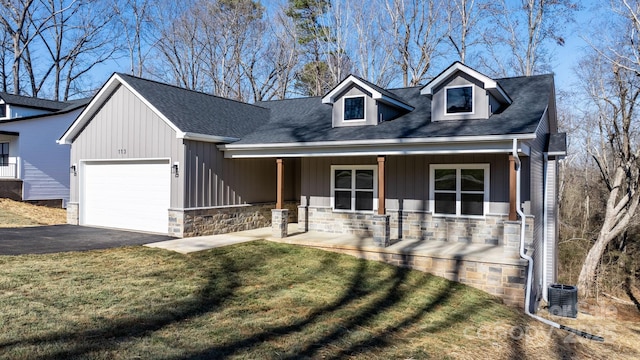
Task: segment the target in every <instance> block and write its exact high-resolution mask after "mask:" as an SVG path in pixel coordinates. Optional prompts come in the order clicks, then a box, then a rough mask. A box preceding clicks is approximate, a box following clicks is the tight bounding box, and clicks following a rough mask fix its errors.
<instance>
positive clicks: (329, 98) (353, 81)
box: [322, 75, 414, 111]
mask: <svg viewBox="0 0 640 360" xmlns="http://www.w3.org/2000/svg"><path fill="white" fill-rule="evenodd" d="M351 85H358V86H360V87H361V88H363V89H365V90H367V91H368V92H369V93H371V98H372V99H374V100H380V101H382V102H385V103H388V104H391V105H393V106H396V107H399V108H402V109H405V110H407V111H413V109H414V108H413V106H409V105H407V104H405V103H402V102H400V101H398V100H396V99H393V98H390V97H388V96H386V95H384V94H382V93H381V92H379V91H377V90H375V89H374V88H372V87H371V86H369V85H368V84H366V83H364V82H363V81H361V80H360V79H358V78H357V77H355V76H353V75H349V76H348V77H347V78H346V79H344V80H342V82H341V83H340V84H338V86H336V87H335V88H334V89H333V90H331V91H330V92H329V93H328V94H327V95H325V96H324V97H323V98H322V103H323V104H333V103H335V102H336V100H337V97H338V95H339V94H341V93H342V92H343V91H344V90H346V89H347V88H348V87H349V86H351Z"/></svg>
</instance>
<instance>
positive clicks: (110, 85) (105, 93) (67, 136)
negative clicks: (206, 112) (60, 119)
mask: <svg viewBox="0 0 640 360" xmlns="http://www.w3.org/2000/svg"><path fill="white" fill-rule="evenodd" d="M119 86H124V87H126V88H127V89H128V90H129V91H131V93H133V94H134V95H135V96H136V97H137V98H138V99H140V101H142V102H143V103H144V104H145V105H146V106H147V107H148V108H149V109H151V111H153V112H154V113H155V114H156V115H157V116H158V117H159V118H160V119H161V120H162V121H164V122H165V123H166V124H167V125H168V126H169V127H170V128H171V129H172V130H173V131H174V132H175V133H176V138H178V139H191V140H198V141H205V142H214V143H228V142H234V141H238V139H237V138H230V137H223V136H215V135H206V134H196V133H189V132H183V131H181V130H180V129H179V128H178V127H177V126H176V125H175V124H174V123H173V122H171V121H170V120H169V119H168V118H167V117H166V116H165V115H164V114H163V113H162V112H160V110H158V109H157V108H156V107H155V106H154V105H153V104H152V103H150V102H149V101H148V100H147V99H145V98H144V96H142V95H141V94H140V93H139V92H138V91H137V90H136V89H134V88H133V87H132V86H131V85H129V84H128V83H127V82H126V81H125V80H124V79H123V78H122V77H121V76H119V75H118V74H117V73H115V74H113V75H112V76H111V78H109V80H107V82H106V83H105V84H104V86H102V88H101V89H100V91H99V92H98V93H97V94H96V95H95V96H94V97H93V99H91V101H90V102H89V104H88V105H87V106H86V107H85V108H84V110H83V111H82V112H81V113H80V115H78V118H77V119H76V120H75V121H74V122H73V124H71V126H70V127H69V129H67V131H66V132H65V133H64V134H63V135H62V137H61V138H60V139H59V140H57V141H56V142H57V143H58V144H68V145H69V144H71V143H73V140H74V139H75V138H76V137H77V136H78V134H80V132H81V131H82V129H84V127H85V125H86V124H87V123H88V122H89V121H90V120H91V118H93V116H94V115H95V114H96V113H97V112H98V111H99V110H100V109H101V108H102V105H103V104H104V103H105V102H106V101H107V100H108V99H109V98H110V97H111V95H112V94H113V92H114V91H115V90H116V89H117V88H118V87H119Z"/></svg>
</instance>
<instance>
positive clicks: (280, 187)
mask: <svg viewBox="0 0 640 360" xmlns="http://www.w3.org/2000/svg"><path fill="white" fill-rule="evenodd" d="M276 165H277V174H278V175H277V179H278V180H277V184H276V209H282V208H283V205H284V162H283V159H281V158H278V159H276Z"/></svg>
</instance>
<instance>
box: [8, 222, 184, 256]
mask: <svg viewBox="0 0 640 360" xmlns="http://www.w3.org/2000/svg"><path fill="white" fill-rule="evenodd" d="M171 239H174V238H172V237H170V236H166V235H154V234H145V233H137V232H131V231H121V230H111V229H101V228H92V227H86V226H76V225H53V226H37V227H24V228H0V255H21V254H48V253H56V252H64V251H86V250H96V249H109V248H114V247H121V246H130V245H143V244H148V243H153V242H158V241H165V240H171Z"/></svg>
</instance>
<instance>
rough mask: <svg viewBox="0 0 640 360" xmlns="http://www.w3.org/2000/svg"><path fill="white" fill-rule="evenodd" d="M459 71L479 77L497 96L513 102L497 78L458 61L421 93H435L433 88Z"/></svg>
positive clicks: (507, 101) (508, 102)
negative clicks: (492, 77) (494, 78)
mask: <svg viewBox="0 0 640 360" xmlns="http://www.w3.org/2000/svg"><path fill="white" fill-rule="evenodd" d="M457 71H461V72H463V73H465V74H467V75H469V76H471V77H473V78H474V79H477V80H478V81H480V82H482V83H483V85H484V88H485V89H486V90H488V91H490V92H492V93H494V95H497V96H496V97H500V98H502V100H503V101H504V102H506V103H507V104H511V102H512V100H511V98H510V97H509V95H507V93H506V92H504V90H503V89H502V88H501V87H500V85H498V83H497V82H496V81H495V80H493V79H491V78H490V77H488V76H486V75H484V74H481V73H480V72H478V71H476V70H473V69H472V68H470V67H468V66H466V65H464V64H463V63H461V62H458V61H456V62H455V63H453V64H452V65H451V66H449V67H448V68H447V69H446V70H445V71H443V72H441V73H440V75H438V76H436V77H435V78H433V80H431V81H429V83H428V84H427V85H425V86H424V87H423V88H422V89H420V95H429V96H431V95H433V89H435V88H436V87H437V86H438V85H440V84H442V83H443V82H444V81H445V80H447V79H448V78H449V77H450V76H451V75H453V74H454V73H455V72H457Z"/></svg>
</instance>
